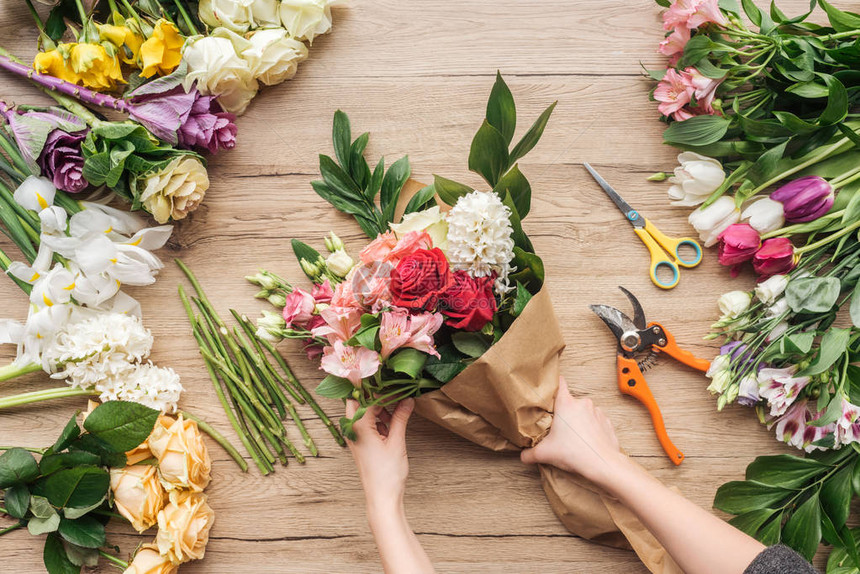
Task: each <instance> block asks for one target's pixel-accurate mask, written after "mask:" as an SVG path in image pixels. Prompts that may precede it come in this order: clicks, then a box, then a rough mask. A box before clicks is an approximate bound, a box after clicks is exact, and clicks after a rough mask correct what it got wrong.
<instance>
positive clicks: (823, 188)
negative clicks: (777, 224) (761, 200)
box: [770, 175, 834, 223]
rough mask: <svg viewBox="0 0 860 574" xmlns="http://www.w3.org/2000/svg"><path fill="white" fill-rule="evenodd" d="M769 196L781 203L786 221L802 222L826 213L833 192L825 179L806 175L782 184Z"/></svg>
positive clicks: (832, 197) (831, 200)
mask: <svg viewBox="0 0 860 574" xmlns="http://www.w3.org/2000/svg"><path fill="white" fill-rule="evenodd" d="M770 198H771V199H773V200H775V201H779V202H781V203H782V205H783V208H784V210H785V220H786V221H790V222H792V223H803V222H806V221H812V220H814V219H818V218H819V217H821V216H822V215H824V214H825V213H827V212H828V211H829V210H830V208H831V207H833V200H834V193H833V186H831V185H830V183H829V182H828V181H827V180H826V179H824V178H821V177H818V176H817V175H808V176H806V177H801V178H798V179H795V180H794V181H791V182H789V183H787V184H785V185H783V186H782V187H780V188H779V189H777V190H776V191H774V192H773V193H771V194H770Z"/></svg>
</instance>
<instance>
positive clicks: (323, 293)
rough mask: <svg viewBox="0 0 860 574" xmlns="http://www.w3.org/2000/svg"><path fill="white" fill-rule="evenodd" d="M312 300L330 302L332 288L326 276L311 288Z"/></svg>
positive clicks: (332, 295) (332, 292)
mask: <svg viewBox="0 0 860 574" xmlns="http://www.w3.org/2000/svg"><path fill="white" fill-rule="evenodd" d="M311 295H313V298H314V301H316V302H317V303H318V304H319V303H331V298H332V297H334V290H332V288H331V283H330V282H329V280H328V278H326V279H325V280H324V281H323V282H322V283H320V284H318V285H314V286H313V289H311Z"/></svg>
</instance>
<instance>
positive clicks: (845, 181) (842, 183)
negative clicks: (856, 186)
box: [830, 168, 860, 190]
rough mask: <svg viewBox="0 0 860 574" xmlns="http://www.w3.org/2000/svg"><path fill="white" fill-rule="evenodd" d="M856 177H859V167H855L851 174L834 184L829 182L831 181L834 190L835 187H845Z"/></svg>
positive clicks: (856, 178)
mask: <svg viewBox="0 0 860 574" xmlns="http://www.w3.org/2000/svg"><path fill="white" fill-rule="evenodd" d="M858 179H860V168H858V169H856V170H855V172H854V174H853V175H851V176H850V177H847V178H844V179H841V180H840V181H839V182H838V183H836V184H835V185H833V182H830V183H831V185H833V189H834V190H836V189H841V188H843V187H845V186H846V185H848V184H849V183H851V182H853V181H856V180H858Z"/></svg>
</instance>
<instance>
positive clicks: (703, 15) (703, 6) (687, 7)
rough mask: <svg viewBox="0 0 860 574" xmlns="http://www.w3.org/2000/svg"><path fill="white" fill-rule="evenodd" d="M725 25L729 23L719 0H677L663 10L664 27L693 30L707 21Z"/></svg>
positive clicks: (666, 28)
mask: <svg viewBox="0 0 860 574" xmlns="http://www.w3.org/2000/svg"><path fill="white" fill-rule="evenodd" d="M709 22H711V23H714V24H719V25H721V26H725V25H726V24H728V23H729V20H728V18H726V15H725V14H723V12H722V10H720V7H719V4H718V1H717V0H676V1H675V2H674V3H673V4H672V5H671V6H670V7H669V9H668V10H666V11H665V12H663V28H664V29H665V30H676V29H678V28H681V27H683V28H687V29H689V30H693V29H696V28H698V27H699V26H702V25H703V24H707V23H709Z"/></svg>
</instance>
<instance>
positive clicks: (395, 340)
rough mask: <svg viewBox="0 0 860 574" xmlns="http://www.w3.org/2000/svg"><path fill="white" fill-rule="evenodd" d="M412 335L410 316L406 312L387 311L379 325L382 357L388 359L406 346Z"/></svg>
mask: <svg viewBox="0 0 860 574" xmlns="http://www.w3.org/2000/svg"><path fill="white" fill-rule="evenodd" d="M411 336H412V334H411V333H410V332H409V314H408V313H406V312H405V311H387V312H385V313H383V314H382V319H381V321H380V323H379V342H380V343H382V350H381V351H380V353H379V354H380V356H381V357H382V358H383V359H387V358H388V357H390V356H391V353H393V352H394V351H396V350H397V349H399V348H400V347H402V346H404V345H405V344H406V343H407V342H408V341H409V339H410V338H411Z"/></svg>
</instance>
